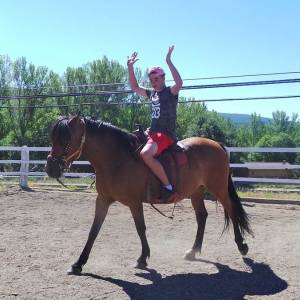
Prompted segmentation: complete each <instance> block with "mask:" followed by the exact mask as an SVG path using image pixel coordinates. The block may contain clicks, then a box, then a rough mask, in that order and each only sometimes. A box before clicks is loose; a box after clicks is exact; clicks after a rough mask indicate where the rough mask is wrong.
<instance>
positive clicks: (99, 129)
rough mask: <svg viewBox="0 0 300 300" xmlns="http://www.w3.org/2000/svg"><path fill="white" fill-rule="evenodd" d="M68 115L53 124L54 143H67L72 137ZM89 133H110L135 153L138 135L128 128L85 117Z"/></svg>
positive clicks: (126, 148)
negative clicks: (127, 129)
mask: <svg viewBox="0 0 300 300" xmlns="http://www.w3.org/2000/svg"><path fill="white" fill-rule="evenodd" d="M68 121H69V118H68V117H60V118H59V119H58V120H57V122H56V123H55V124H54V125H53V127H52V130H51V132H50V139H51V141H52V143H53V142H54V141H58V142H59V143H60V144H61V145H66V144H67V143H68V142H69V141H70V139H71V130H70V126H69V124H68ZM84 121H85V126H86V132H87V134H91V135H95V136H101V135H106V134H107V135H109V137H111V138H112V139H114V140H115V141H116V143H117V144H118V146H119V148H120V149H124V150H125V151H126V152H130V153H132V154H133V153H135V149H136V136H135V135H134V134H132V133H130V132H127V131H126V130H123V129H120V128H118V127H117V126H114V125H112V124H110V123H106V122H102V121H100V120H93V119H91V118H89V117H85V118H84Z"/></svg>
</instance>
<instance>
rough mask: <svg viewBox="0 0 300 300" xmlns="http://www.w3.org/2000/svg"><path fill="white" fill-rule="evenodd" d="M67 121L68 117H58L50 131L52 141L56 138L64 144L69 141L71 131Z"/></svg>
mask: <svg viewBox="0 0 300 300" xmlns="http://www.w3.org/2000/svg"><path fill="white" fill-rule="evenodd" d="M68 121H69V118H68V117H60V118H59V119H58V120H57V121H56V123H55V124H54V125H53V127H52V129H51V132H50V139H51V142H52V143H53V142H54V141H56V140H57V141H58V142H59V143H60V144H61V145H66V144H67V143H68V142H69V140H70V139H71V131H70V127H69V125H68Z"/></svg>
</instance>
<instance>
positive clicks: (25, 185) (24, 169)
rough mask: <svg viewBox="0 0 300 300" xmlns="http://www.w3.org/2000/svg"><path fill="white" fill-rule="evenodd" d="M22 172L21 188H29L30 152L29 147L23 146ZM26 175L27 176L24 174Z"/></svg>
mask: <svg viewBox="0 0 300 300" xmlns="http://www.w3.org/2000/svg"><path fill="white" fill-rule="evenodd" d="M20 172H21V173H23V174H20V186H21V188H28V175H27V174H28V172H29V150H28V147H27V146H23V147H22V150H21V167H20ZM24 173H25V174H24Z"/></svg>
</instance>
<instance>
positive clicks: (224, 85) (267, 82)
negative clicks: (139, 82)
mask: <svg viewBox="0 0 300 300" xmlns="http://www.w3.org/2000/svg"><path fill="white" fill-rule="evenodd" d="M299 82H300V78H292V79H278V80H263V81H248V82H233V83H218V84H206V85H190V86H184V87H182V90H193V89H211V88H227V87H243V86H258V85H270V84H287V83H299ZM132 93H133V91H132V90H114V91H97V92H79V93H78V92H72V93H54V94H39V95H31V96H29V95H26V96H0V100H22V99H24V100H25V99H29V100H30V99H45V98H60V97H83V96H110V95H116V94H132Z"/></svg>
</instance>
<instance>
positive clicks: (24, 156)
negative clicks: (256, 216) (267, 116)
mask: <svg viewBox="0 0 300 300" xmlns="http://www.w3.org/2000/svg"><path fill="white" fill-rule="evenodd" d="M226 149H227V151H228V155H230V153H233V152H247V153H254V152H256V153H257V152H269V153H271V152H272V153H275V152H277V153H278V152H279V153H287V152H289V153H300V148H253V147H248V148H241V147H227V148H226ZM3 151H6V152H8V151H9V152H13V151H15V152H20V159H19V160H0V164H18V165H20V168H19V171H14V172H0V177H12V176H17V177H20V186H21V187H28V177H29V176H35V177H37V176H47V174H46V173H45V172H35V171H30V166H31V165H45V164H46V156H47V153H48V152H49V151H50V147H27V146H23V147H9V146H8V147H0V152H3ZM30 152H45V160H30ZM73 164H74V165H89V164H90V163H89V162H88V161H75V162H74V163H73ZM261 165H262V166H263V168H264V169H266V170H267V169H275V167H274V166H272V165H268V164H265V165H264V163H262V164H261ZM230 166H231V167H235V168H245V167H246V166H247V164H234V163H232V164H230ZM278 168H281V169H300V165H289V164H288V165H282V166H281V167H278V166H276V169H278ZM90 175H92V173H74V172H67V173H64V176H65V177H86V176H90ZM233 180H234V181H235V182H245V183H246V182H247V183H278V184H300V179H282V178H253V177H233Z"/></svg>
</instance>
